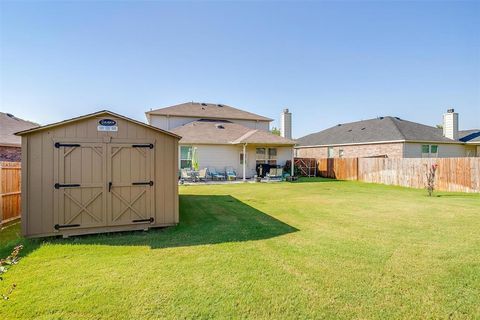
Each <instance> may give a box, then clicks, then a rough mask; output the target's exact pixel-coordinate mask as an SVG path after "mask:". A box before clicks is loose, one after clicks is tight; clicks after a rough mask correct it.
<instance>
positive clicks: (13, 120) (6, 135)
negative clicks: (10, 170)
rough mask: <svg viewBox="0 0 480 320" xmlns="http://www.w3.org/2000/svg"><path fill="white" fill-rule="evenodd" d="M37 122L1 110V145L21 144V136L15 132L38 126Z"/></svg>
mask: <svg viewBox="0 0 480 320" xmlns="http://www.w3.org/2000/svg"><path fill="white" fill-rule="evenodd" d="M38 126H39V125H38V124H37V123H35V122H31V121H27V120H23V119H20V118H17V117H15V116H14V115H12V114H10V113H3V112H0V145H7V146H18V147H19V146H20V145H21V138H20V137H17V136H15V135H14V133H15V132H18V131H22V130H27V129H31V128H34V127H38Z"/></svg>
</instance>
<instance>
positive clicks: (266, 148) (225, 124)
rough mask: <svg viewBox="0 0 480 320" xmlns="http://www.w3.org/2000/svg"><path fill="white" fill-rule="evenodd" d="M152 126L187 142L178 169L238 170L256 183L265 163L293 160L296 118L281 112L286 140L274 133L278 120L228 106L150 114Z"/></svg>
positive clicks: (182, 144)
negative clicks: (272, 127)
mask: <svg viewBox="0 0 480 320" xmlns="http://www.w3.org/2000/svg"><path fill="white" fill-rule="evenodd" d="M146 116H147V120H148V123H149V124H150V125H152V126H155V127H158V128H161V129H164V130H169V131H171V132H173V133H175V134H177V135H179V136H181V137H182V139H181V140H180V143H179V148H180V150H179V168H180V169H183V168H191V167H192V156H193V154H194V153H195V154H196V157H197V158H198V163H199V167H200V168H209V169H212V168H215V169H216V170H220V171H223V170H225V168H233V169H234V170H235V171H236V172H237V175H238V176H239V177H241V178H251V177H253V176H254V175H255V174H256V167H257V165H258V164H260V163H268V164H271V165H281V166H284V165H285V164H286V162H287V161H288V160H292V158H293V146H294V145H295V141H293V140H291V113H289V112H288V110H287V109H286V110H284V112H283V113H282V130H281V131H282V135H283V136H278V135H275V134H272V133H271V132H270V131H269V130H270V122H272V121H273V119H270V118H267V117H263V116H260V115H257V114H254V113H251V112H247V111H244V110H240V109H237V108H233V107H231V106H227V105H223V104H213V103H199V102H187V103H182V104H179V105H174V106H171V107H166V108H161V109H157V110H152V111H148V112H146Z"/></svg>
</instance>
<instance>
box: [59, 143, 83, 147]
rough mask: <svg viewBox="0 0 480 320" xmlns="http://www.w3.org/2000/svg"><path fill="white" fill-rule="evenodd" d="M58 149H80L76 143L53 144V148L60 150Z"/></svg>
mask: <svg viewBox="0 0 480 320" xmlns="http://www.w3.org/2000/svg"><path fill="white" fill-rule="evenodd" d="M60 147H80V145H79V144H78V143H60V142H55V148H60Z"/></svg>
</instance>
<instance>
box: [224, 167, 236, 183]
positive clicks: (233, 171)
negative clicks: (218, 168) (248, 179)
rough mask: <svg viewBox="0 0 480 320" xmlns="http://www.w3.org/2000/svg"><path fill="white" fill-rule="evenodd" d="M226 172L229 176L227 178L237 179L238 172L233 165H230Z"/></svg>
mask: <svg viewBox="0 0 480 320" xmlns="http://www.w3.org/2000/svg"><path fill="white" fill-rule="evenodd" d="M225 173H226V176H227V180H237V173H236V172H235V170H233V168H232V167H228V168H226V169H225Z"/></svg>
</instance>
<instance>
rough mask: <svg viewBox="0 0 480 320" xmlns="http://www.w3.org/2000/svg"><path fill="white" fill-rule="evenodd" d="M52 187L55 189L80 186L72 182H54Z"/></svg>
mask: <svg viewBox="0 0 480 320" xmlns="http://www.w3.org/2000/svg"><path fill="white" fill-rule="evenodd" d="M54 187H55V189H60V188H74V187H80V185H79V184H77V183H74V184H61V183H55V185H54Z"/></svg>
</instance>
